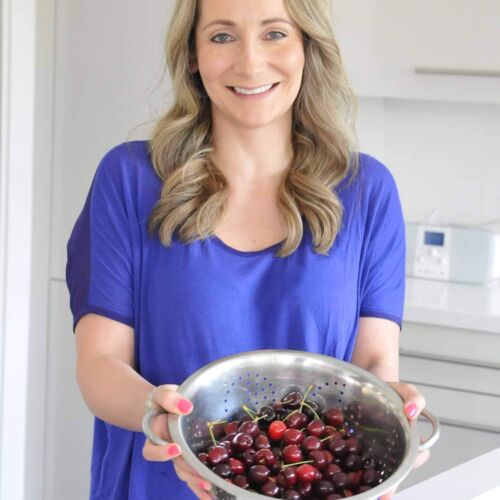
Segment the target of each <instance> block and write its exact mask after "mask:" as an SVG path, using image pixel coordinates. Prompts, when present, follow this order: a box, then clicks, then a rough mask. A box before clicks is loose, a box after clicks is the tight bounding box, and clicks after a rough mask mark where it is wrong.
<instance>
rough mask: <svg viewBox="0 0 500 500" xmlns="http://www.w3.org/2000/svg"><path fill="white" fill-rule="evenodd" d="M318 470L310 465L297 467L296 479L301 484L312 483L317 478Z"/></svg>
mask: <svg viewBox="0 0 500 500" xmlns="http://www.w3.org/2000/svg"><path fill="white" fill-rule="evenodd" d="M317 473H318V469H316V467H313V466H312V465H310V464H302V465H299V467H297V479H298V480H299V481H300V482H301V483H312V482H313V481H314V480H315V479H316V478H317Z"/></svg>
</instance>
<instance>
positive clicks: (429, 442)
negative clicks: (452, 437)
mask: <svg viewBox="0 0 500 500" xmlns="http://www.w3.org/2000/svg"><path fill="white" fill-rule="evenodd" d="M420 416H421V417H424V418H425V419H427V420H428V421H429V422H430V423H431V425H432V432H431V435H430V436H429V437H428V438H427V439H425V440H423V441H422V442H421V443H420V446H419V448H418V451H419V452H420V451H425V450H428V449H429V448H430V447H431V446H433V445H434V443H435V442H436V441H437V440H438V439H439V434H440V432H441V424H440V423H439V420H438V419H437V418H436V417H435V416H434V415H433V414H432V413H431V412H430V411H427V410H422V412H421V413H420Z"/></svg>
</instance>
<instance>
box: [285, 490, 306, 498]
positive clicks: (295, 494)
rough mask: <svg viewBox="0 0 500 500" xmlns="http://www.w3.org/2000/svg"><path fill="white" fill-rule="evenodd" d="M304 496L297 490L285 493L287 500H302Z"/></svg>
mask: <svg viewBox="0 0 500 500" xmlns="http://www.w3.org/2000/svg"><path fill="white" fill-rule="evenodd" d="M301 498H302V496H301V495H300V493H299V492H298V491H295V490H286V491H285V500H301Z"/></svg>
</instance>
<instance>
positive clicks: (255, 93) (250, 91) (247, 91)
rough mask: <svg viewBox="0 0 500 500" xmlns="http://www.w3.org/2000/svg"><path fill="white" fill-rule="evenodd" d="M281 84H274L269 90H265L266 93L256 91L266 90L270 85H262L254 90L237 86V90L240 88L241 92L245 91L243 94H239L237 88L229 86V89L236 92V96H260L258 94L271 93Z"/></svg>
mask: <svg viewBox="0 0 500 500" xmlns="http://www.w3.org/2000/svg"><path fill="white" fill-rule="evenodd" d="M279 83H280V82H276V83H273V84H272V85H271V87H269V88H268V89H267V90H264V91H261V92H255V91H256V90H258V89H264V88H266V87H268V86H269V84H267V85H261V86H260V87H253V88H247V87H239V86H236V88H238V89H240V90H243V92H237V91H236V89H235V87H230V86H228V87H227V88H228V89H229V90H231V91H232V92H234V93H235V94H238V95H258V94H265V93H266V92H269V91H271V90H273V89H274V88H275V87H277V86H278V85H279Z"/></svg>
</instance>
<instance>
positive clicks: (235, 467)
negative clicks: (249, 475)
mask: <svg viewBox="0 0 500 500" xmlns="http://www.w3.org/2000/svg"><path fill="white" fill-rule="evenodd" d="M228 463H229V466H230V467H231V471H232V472H233V474H234V475H235V476H238V475H239V474H243V473H244V472H245V464H244V463H243V462H242V461H241V460H238V459H237V458H233V457H231V458H230V459H229V460H228Z"/></svg>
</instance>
